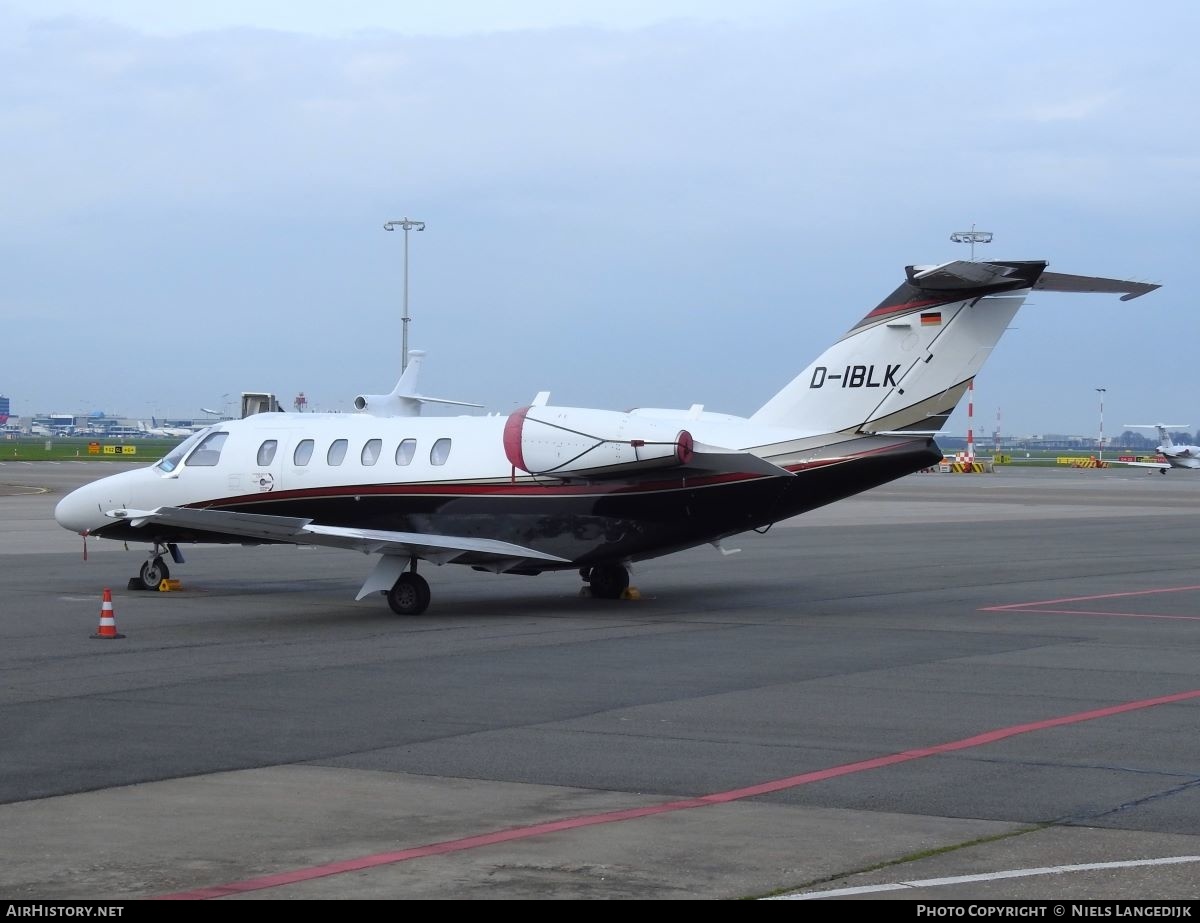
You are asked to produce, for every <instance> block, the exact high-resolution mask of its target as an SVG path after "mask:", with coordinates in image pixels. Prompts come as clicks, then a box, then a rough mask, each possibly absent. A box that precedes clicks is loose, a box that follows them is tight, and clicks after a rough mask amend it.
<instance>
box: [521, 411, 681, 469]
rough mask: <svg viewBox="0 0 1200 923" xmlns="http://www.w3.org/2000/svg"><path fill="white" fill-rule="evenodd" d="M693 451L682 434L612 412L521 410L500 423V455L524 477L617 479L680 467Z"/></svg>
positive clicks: (642, 419)
mask: <svg viewBox="0 0 1200 923" xmlns="http://www.w3.org/2000/svg"><path fill="white" fill-rule="evenodd" d="M693 452H694V443H693V440H692V435H691V433H689V432H688V431H687V430H681V429H678V428H677V427H676V426H674V425H671V424H668V423H664V422H662V421H657V420H650V419H646V418H644V417H636V416H634V415H632V414H628V413H620V412H618V411H614V410H588V409H585V408H580V407H546V406H537V407H525V408H523V409H521V410H518V411H516V412H515V413H513V414H511V415H510V416H509V418H508V421H507V422H506V423H505V424H504V453H505V454H506V455H507V456H508V460H509V462H511V463H512V466H513V467H514V468H519V469H520V470H521V471H527V472H528V473H530V474H538V475H549V476H551V477H564V478H565V477H589V476H592V477H594V476H619V475H623V474H626V473H632V472H635V471H642V470H647V469H653V468H671V467H674V466H676V465H686V464H687V463H688V462H690V461H691V460H692V454H693Z"/></svg>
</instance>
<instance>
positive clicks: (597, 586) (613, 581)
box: [579, 564, 629, 599]
mask: <svg viewBox="0 0 1200 923" xmlns="http://www.w3.org/2000/svg"><path fill="white" fill-rule="evenodd" d="M579 576H580V577H582V578H583V581H584V583H586V584H587V585H588V588H589V589H590V590H591V591H592V595H593V596H595V597H596V598H597V599H620V598H621V596H622V594H623V593H624V592H625V591H626V590H627V589H629V570H628V568H626V567H625V565H623V564H593V565H592V566H591V567H581V568H580V569H579Z"/></svg>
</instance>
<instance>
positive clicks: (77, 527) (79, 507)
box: [54, 485, 104, 533]
mask: <svg viewBox="0 0 1200 923" xmlns="http://www.w3.org/2000/svg"><path fill="white" fill-rule="evenodd" d="M90 486H91V485H88V487H80V488H77V489H75V490H73V491H71V492H70V493H69V494H67V495H66V496H65V497H63V498H62V499H61V500H59V501H58V503H57V504H56V505H55V507H54V520H55V522H57V523H58V524H59V525H60V526H62V527H63V528H64V529H70V530H71V531H72V532H79V533H83V532H90V531H91V530H92V529H93V528H95V527H96V526H97V525H99V524H100V523H103V522H104V513H103V511H102V510H101V509H100V507H99V504H97V503H96V501H95V498H94V494H95V491H94V490H89V489H88V488H89V487H90Z"/></svg>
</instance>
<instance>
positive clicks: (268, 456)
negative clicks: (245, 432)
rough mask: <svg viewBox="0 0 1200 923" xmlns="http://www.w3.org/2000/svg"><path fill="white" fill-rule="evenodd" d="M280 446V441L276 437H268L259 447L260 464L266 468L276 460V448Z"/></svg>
mask: <svg viewBox="0 0 1200 923" xmlns="http://www.w3.org/2000/svg"><path fill="white" fill-rule="evenodd" d="M277 448H279V443H278V442H277V441H276V440H274V439H268V440H266V442H264V443H263V444H262V445H260V446H259V447H258V466H259V467H260V468H265V467H267V465H269V464H271V462H272V461H274V460H275V450H276V449H277Z"/></svg>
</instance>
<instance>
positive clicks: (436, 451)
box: [429, 439, 450, 465]
mask: <svg viewBox="0 0 1200 923" xmlns="http://www.w3.org/2000/svg"><path fill="white" fill-rule="evenodd" d="M449 457H450V440H449V439H439V440H438V441H437V442H435V443H434V444H433V448H432V449H430V450H429V464H431V465H444V464H446V459H447V458H449Z"/></svg>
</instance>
